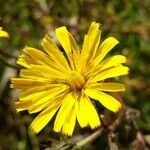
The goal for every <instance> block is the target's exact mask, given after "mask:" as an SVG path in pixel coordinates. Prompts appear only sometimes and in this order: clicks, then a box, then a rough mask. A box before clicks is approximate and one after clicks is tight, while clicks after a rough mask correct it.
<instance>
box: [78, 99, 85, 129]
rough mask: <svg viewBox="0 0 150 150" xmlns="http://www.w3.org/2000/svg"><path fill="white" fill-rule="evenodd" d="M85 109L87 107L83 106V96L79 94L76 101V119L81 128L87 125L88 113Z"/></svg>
mask: <svg viewBox="0 0 150 150" xmlns="http://www.w3.org/2000/svg"><path fill="white" fill-rule="evenodd" d="M86 111H87V108H86V107H85V104H84V100H83V96H81V97H80V98H79V99H78V100H77V101H76V113H77V120H78V122H79V125H80V126H81V128H83V127H86V126H87V125H88V115H87V112H86Z"/></svg>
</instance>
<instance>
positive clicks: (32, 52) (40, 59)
mask: <svg viewBox="0 0 150 150" xmlns="http://www.w3.org/2000/svg"><path fill="white" fill-rule="evenodd" d="M23 52H24V53H25V54H27V55H28V56H30V58H31V59H32V60H33V61H34V62H36V64H45V65H50V64H51V63H52V61H51V60H50V58H49V57H48V55H46V54H45V53H43V52H42V51H40V50H38V49H35V48H32V47H28V46H26V47H25V48H24V49H23ZM17 63H18V62H17Z"/></svg>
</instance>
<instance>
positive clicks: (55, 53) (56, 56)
mask: <svg viewBox="0 0 150 150" xmlns="http://www.w3.org/2000/svg"><path fill="white" fill-rule="evenodd" d="M42 46H43V48H44V50H45V51H46V52H47V53H48V55H49V56H50V57H51V59H52V60H53V61H54V62H56V63H57V65H59V66H60V67H61V68H66V69H69V70H70V67H69V65H68V62H67V60H66V58H65V56H64V55H63V53H62V52H61V51H60V50H59V48H58V47H57V45H56V44H55V43H54V42H53V40H52V39H51V38H50V37H49V36H47V35H46V36H45V37H44V39H43V40H42Z"/></svg>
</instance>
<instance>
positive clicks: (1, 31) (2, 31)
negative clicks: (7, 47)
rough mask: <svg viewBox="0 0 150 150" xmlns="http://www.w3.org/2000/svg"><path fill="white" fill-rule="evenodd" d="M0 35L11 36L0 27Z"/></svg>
mask: <svg viewBox="0 0 150 150" xmlns="http://www.w3.org/2000/svg"><path fill="white" fill-rule="evenodd" d="M0 37H7V38H8V37H9V34H8V33H7V32H6V31H4V30H3V28H2V27H0Z"/></svg>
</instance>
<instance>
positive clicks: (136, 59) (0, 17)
mask: <svg viewBox="0 0 150 150" xmlns="http://www.w3.org/2000/svg"><path fill="white" fill-rule="evenodd" d="M149 18H150V1H149V0H132V1H131V0H130V1H129V0H21V1H18V0H5V1H4V0H0V26H1V27H3V28H4V30H5V31H7V32H8V33H9V36H10V37H9V39H6V38H1V39H0V150H1V149H4V150H5V149H6V150H7V149H8V150H9V149H11V150H28V149H29V150H30V149H31V150H32V149H33V150H34V149H35V150H38V149H47V150H49V149H61V148H60V147H61V143H62V142H67V141H69V138H68V137H65V136H62V135H58V134H56V133H54V132H53V131H52V125H51V124H49V125H48V126H47V127H46V128H45V129H44V130H43V131H41V132H40V133H39V134H38V135H34V134H33V133H32V132H31V131H29V129H28V126H29V125H30V123H31V122H32V120H33V118H34V117H35V116H36V114H35V115H31V116H29V115H28V112H26V111H24V112H21V113H16V111H15V108H14V101H16V100H17V94H16V91H15V90H12V89H10V87H9V84H10V77H12V76H17V74H18V72H19V68H18V67H19V66H16V64H15V62H16V58H17V56H18V55H19V54H20V52H21V50H22V49H23V48H24V46H25V45H28V46H32V47H36V48H39V49H41V46H40V43H41V40H42V38H43V37H44V35H45V34H48V35H50V36H51V37H52V38H53V39H54V40H55V38H56V37H55V33H54V29H55V28H57V27H59V26H63V25H65V26H67V28H68V29H69V30H70V32H71V33H72V34H73V36H74V37H75V38H76V40H77V42H78V44H79V45H80V46H81V44H82V42H83V38H84V34H85V33H86V32H87V30H88V27H89V25H90V23H91V22H92V21H96V22H99V23H101V29H102V40H104V39H105V38H107V37H108V36H114V37H116V38H117V39H118V40H119V41H120V43H119V45H118V46H116V47H115V48H114V49H113V50H112V52H111V53H110V54H123V55H125V56H126V57H127V60H128V62H127V65H128V66H129V68H130V74H129V75H128V76H127V77H123V78H122V79H121V80H122V82H124V83H125V84H126V86H127V90H126V91H125V92H123V93H122V97H123V101H124V103H125V104H126V105H127V106H129V107H132V108H133V110H134V111H131V112H128V114H126V115H125V116H124V119H123V121H122V123H120V125H119V126H118V128H117V129H116V130H115V134H114V136H115V138H114V139H115V140H116V143H117V144H115V146H116V145H117V147H118V149H121V150H126V149H127V150H128V149H136V150H141V149H140V148H141V147H140V146H138V144H139V145H142V148H144V149H149V148H150V100H149V98H150V86H149V85H150V78H149V77H150V64H149V62H150V44H149V43H150V19H149ZM104 113H105V114H106V115H107V114H108V112H104ZM109 116H110V115H109ZM93 132H94V131H92V130H90V129H80V128H79V127H78V126H77V127H76V130H75V134H74V136H73V138H71V139H72V141H73V142H74V141H80V140H81V139H83V138H85V137H86V136H88V135H90V134H91V133H93ZM138 133H140V134H138ZM56 145H57V146H58V147H57V148H56ZM110 145H111V144H110V143H109V140H108V138H107V136H106V135H105V134H104V135H102V136H100V137H99V138H98V139H96V140H95V141H94V142H93V143H89V144H88V145H86V146H84V148H83V149H87V150H88V149H89V150H97V149H100V148H101V149H103V150H105V149H106V150H107V149H109V148H110V147H111V146H110ZM59 146H60V147H59ZM112 147H113V146H112ZM70 149H71V148H70ZM110 149H111V148H110ZM144 149H143V150H144ZM112 150H116V149H112Z"/></svg>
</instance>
